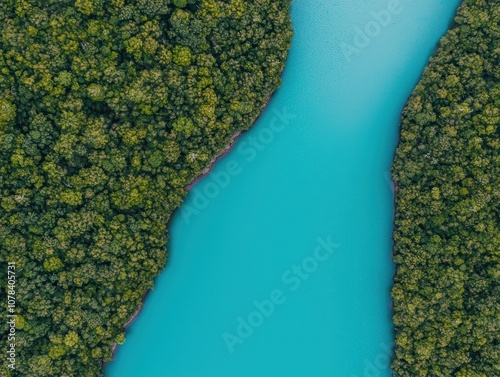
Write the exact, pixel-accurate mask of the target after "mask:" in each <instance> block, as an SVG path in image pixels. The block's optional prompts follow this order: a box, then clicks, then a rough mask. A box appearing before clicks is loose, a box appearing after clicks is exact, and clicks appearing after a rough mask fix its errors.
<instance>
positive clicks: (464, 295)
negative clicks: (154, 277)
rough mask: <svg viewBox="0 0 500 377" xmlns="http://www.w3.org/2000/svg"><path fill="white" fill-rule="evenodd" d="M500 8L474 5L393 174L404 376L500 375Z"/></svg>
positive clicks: (434, 66)
mask: <svg viewBox="0 0 500 377" xmlns="http://www.w3.org/2000/svg"><path fill="white" fill-rule="evenodd" d="M499 20H500V4H499V3H498V2H497V1H493V0H465V2H464V3H463V4H462V6H461V7H460V8H459V11H458V15H457V17H456V19H455V25H454V26H453V28H452V29H451V30H450V31H449V32H448V34H447V35H446V36H445V37H443V39H442V41H441V43H440V46H439V49H438V51H437V54H436V56H435V57H434V58H432V60H431V62H430V65H429V66H428V67H427V69H426V70H425V73H424V75H423V77H422V80H421V82H420V83H419V84H418V86H417V87H416V89H415V92H414V93H413V95H412V96H411V98H410V100H409V102H408V104H407V106H406V108H405V110H404V113H403V121H402V130H401V140H400V144H399V147H398V149H397V153H396V158H395V162H394V167H393V173H394V180H395V183H396V187H397V194H396V230H395V233H394V240H395V249H394V251H395V255H394V261H395V262H396V264H397V271H396V276H395V283H394V288H393V292H392V295H393V300H394V309H395V315H394V323H395V326H396V356H395V361H394V363H393V368H394V372H395V375H397V376H399V377H419V376H421V377H423V376H439V377H450V376H451V377H462V376H471V377H486V376H488V377H493V376H500V284H499V282H500V227H499V220H500V219H499V213H500V212H499V210H500V208H499V205H500V169H499V168H500V153H499V148H500V140H499V129H498V126H499V124H500V80H499V79H500V66H499V65H498V62H499V61H500V59H499V58H500V56H499V55H500V45H499V39H498V38H499V29H498V25H499Z"/></svg>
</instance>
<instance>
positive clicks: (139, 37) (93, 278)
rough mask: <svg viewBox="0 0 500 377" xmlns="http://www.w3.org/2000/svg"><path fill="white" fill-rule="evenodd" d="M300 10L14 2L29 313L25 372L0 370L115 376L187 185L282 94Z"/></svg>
mask: <svg viewBox="0 0 500 377" xmlns="http://www.w3.org/2000/svg"><path fill="white" fill-rule="evenodd" d="M289 7H290V1H289V0H245V1H243V0H199V1H198V0H172V1H171V0H110V1H104V0H44V1H41V0H4V1H2V2H1V3H0V261H1V262H6V261H15V262H16V266H17V271H18V276H17V292H16V294H17V312H18V313H19V314H20V316H19V317H18V321H17V334H16V335H17V336H16V337H17V344H18V349H19V352H18V353H17V369H16V370H15V371H14V372H9V369H7V368H6V367H5V366H4V365H3V364H0V367H1V368H0V375H2V376H40V377H42V376H58V377H63V376H65V377H70V376H79V377H85V376H88V377H90V376H100V375H102V370H101V361H103V360H104V361H108V360H110V358H111V347H112V345H113V344H115V343H122V342H123V341H124V330H123V326H124V324H125V323H126V322H127V320H128V318H130V317H131V315H132V314H133V313H134V312H135V311H136V310H137V308H138V307H139V306H140V305H141V299H142V297H143V295H144V293H145V292H146V291H147V290H148V289H150V288H151V287H152V286H153V279H154V277H155V276H156V275H157V274H158V273H159V271H160V270H161V269H162V268H163V266H164V264H165V261H166V258H167V252H166V250H165V245H166V241H167V222H168V220H169V218H170V216H171V214H172V212H173V211H174V210H175V209H176V208H177V207H178V206H179V204H180V203H181V201H182V200H183V198H184V196H185V194H186V193H185V190H184V187H185V186H186V185H187V184H188V183H189V182H191V181H192V180H193V179H194V178H195V177H197V176H198V175H199V174H200V172H201V171H202V170H203V169H204V168H206V167H207V166H208V165H209V163H210V161H211V159H212V158H213V157H214V155H215V154H217V153H218V152H219V151H220V150H221V149H223V148H224V146H225V145H226V144H227V143H228V142H229V141H230V140H231V136H232V135H233V134H234V133H235V132H236V131H239V130H244V129H247V128H248V127H249V126H250V125H251V124H252V122H253V121H254V120H255V118H256V117H257V116H258V114H259V113H260V112H261V110H262V108H263V106H264V105H265V103H266V101H267V99H268V97H269V96H270V95H271V93H272V92H273V91H274V90H275V89H276V88H277V86H278V85H279V83H280V74H281V72H282V69H283V67H284V61H285V58H286V54H287V50H288V47H289V44H290V39H291V34H292V32H291V26H290V18H289ZM1 265H2V266H4V263H2V264H1ZM2 268H3V267H2ZM5 271H6V268H5ZM3 275H4V273H3V272H2V276H3ZM5 275H6V274H5ZM1 284H2V286H1V288H2V293H1V295H2V307H4V304H3V303H4V302H5V300H4V297H5V292H6V289H5V284H6V279H2V282H1ZM2 310H4V309H2ZM2 312H3V311H2ZM2 328H3V327H2ZM2 331H3V330H2ZM4 335H5V333H2V342H1V344H0V350H1V351H2V355H5V353H6V347H7V342H6V341H3V340H4ZM4 362H5V357H2V361H1V362H0V363H4Z"/></svg>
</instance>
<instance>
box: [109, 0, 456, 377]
mask: <svg viewBox="0 0 500 377" xmlns="http://www.w3.org/2000/svg"><path fill="white" fill-rule="evenodd" d="M458 4H459V1H457V0H419V1H416V0H414V1H411V0H400V1H397V0H391V1H387V0H372V1H368V0H296V1H295V2H294V3H293V6H292V19H293V23H294V29H295V37H294V39H293V44H292V49H291V51H290V56H289V59H288V62H287V67H286V70H285V72H284V75H283V85H282V86H281V88H280V89H279V90H278V91H277V93H276V94H275V95H274V96H273V98H272V100H271V102H270V103H269V106H268V107H267V109H266V110H265V112H264V113H263V115H262V116H261V117H260V118H259V120H258V122H257V123H256V124H255V126H254V127H253V128H252V129H251V131H249V132H247V133H245V134H244V135H243V136H242V137H241V138H240V139H239V140H238V142H237V144H236V146H235V148H233V150H232V151H231V152H230V153H229V154H228V155H227V156H226V157H225V158H223V159H222V160H220V161H219V162H218V163H217V164H216V166H215V168H214V170H213V172H212V173H211V174H209V175H208V176H206V177H205V178H204V179H202V180H201V181H200V182H199V183H197V184H196V186H195V187H194V188H193V190H192V191H191V193H190V195H189V196H188V198H187V200H186V201H185V202H184V204H183V206H182V208H181V209H180V210H179V211H178V212H177V214H176V216H175V218H174V220H173V222H172V226H171V230H170V242H169V245H168V248H169V251H170V258H169V261H168V263H167V267H166V269H165V270H164V271H163V273H162V274H161V275H160V276H159V277H158V278H157V281H156V287H155V290H154V291H153V292H151V293H150V294H149V295H148V296H147V299H146V301H145V306H144V308H143V310H142V312H141V314H140V316H139V317H138V319H137V320H136V321H135V322H134V323H133V324H132V326H131V327H130V328H129V329H128V330H127V341H126V343H125V344H124V345H122V346H120V347H119V349H118V351H117V354H116V359H115V361H114V362H112V363H110V364H108V366H107V367H106V371H105V372H106V376H109V377H137V376H142V377H157V376H159V377H162V376H165V377H167V376H170V377H201V376H204V377H212V376H214V377H247V376H248V377H250V376H251V377H256V376H259V377H271V376H272V377H274V376H279V377H298V376H307V377H337V376H338V377H361V376H371V377H374V376H377V377H388V376H390V375H391V372H390V368H389V363H390V357H391V356H392V342H393V325H392V321H391V316H392V311H391V307H390V305H391V299H390V289H391V284H392V277H393V272H394V265H393V263H392V259H391V248H392V238H391V234H392V227H393V224H392V222H393V211H394V205H393V192H392V186H391V180H390V173H389V171H390V166H391V161H392V158H393V155H394V150H395V147H396V144H397V138H398V132H399V119H400V115H401V110H402V108H403V106H404V104H405V102H406V100H407V98H408V96H409V94H410V93H411V91H412V89H413V88H414V86H415V85H416V83H417V82H418V79H419V77H420V75H421V74H422V72H423V70H424V67H425V65H426V63H427V61H428V59H429V56H430V55H431V54H432V53H433V51H434V49H435V46H436V43H437V42H438V41H439V39H440V37H441V36H442V35H443V34H444V33H445V32H446V30H447V28H448V27H449V25H450V22H451V20H452V18H453V16H454V13H455V11H456V7H457V6H458Z"/></svg>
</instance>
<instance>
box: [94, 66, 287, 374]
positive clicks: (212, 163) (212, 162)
mask: <svg viewBox="0 0 500 377" xmlns="http://www.w3.org/2000/svg"><path fill="white" fill-rule="evenodd" d="M281 74H283V72H282V73H281ZM278 89H279V88H276V89H275V90H274V91H273V92H272V93H271V94H269V96H268V97H267V98H266V100H265V101H264V105H263V106H262V107H261V110H260V112H259V114H258V115H257V116H256V117H255V119H254V120H253V121H252V123H251V125H250V127H248V129H246V130H240V131H236V132H235V133H234V134H233V135H232V136H231V139H230V143H229V144H228V145H226V146H225V147H224V148H223V149H222V150H221V151H220V152H219V153H217V154H216V155H215V156H214V157H213V158H212V159H211V160H210V163H209V164H208V166H207V167H206V168H205V169H203V170H202V171H201V173H200V175H198V176H197V177H196V178H195V179H194V180H193V181H191V182H190V183H188V184H187V185H186V186H184V190H186V192H187V193H188V192H189V191H191V190H192V189H193V187H194V186H195V185H196V184H197V183H198V182H199V181H201V180H202V179H203V178H205V177H206V176H207V175H209V174H210V173H211V172H212V170H213V169H214V167H215V165H216V164H217V162H219V161H220V160H221V159H223V158H224V157H226V156H227V155H228V154H229V153H230V152H231V151H232V150H233V149H234V147H235V145H236V142H237V141H238V139H239V138H240V137H241V136H243V135H244V134H245V133H246V132H247V131H248V130H250V129H251V128H252V127H254V126H255V123H257V121H258V120H259V118H260V117H261V116H262V114H263V113H264V111H265V110H266V109H267V107H268V105H269V102H270V101H271V98H272V96H273V95H274V93H276V91H277V90H278ZM181 205H182V204H181ZM179 208H180V206H179V207H177V208H176V209H175V211H174V213H175V212H176V211H177V210H178V209H179ZM174 213H173V214H172V216H171V217H170V219H169V220H168V222H167V229H170V222H171V221H172V218H173V217H174V216H173V215H174ZM167 263H168V258H167ZM166 267H167V264H165V266H164V267H163V270H162V271H160V273H159V274H161V273H162V272H163V271H164V270H165V269H166ZM159 274H158V275H156V276H155V279H156V278H157V277H158V276H159ZM149 292H151V289H148V290H147V291H146V292H145V293H144V295H143V296H142V299H141V301H142V303H141V305H140V306H139V307H138V308H137V310H136V311H135V313H134V314H133V315H132V316H131V317H130V318H129V319H128V320H127V322H125V324H124V325H123V327H122V329H123V330H127V329H128V328H129V327H130V326H131V325H132V324H133V323H134V321H135V320H136V319H137V317H138V316H139V314H140V313H141V311H142V308H143V307H144V301H145V299H146V297H147V295H148V294H149ZM119 346H120V344H118V343H115V344H113V345H112V346H111V360H109V361H104V360H101V367H103V366H104V365H105V364H107V363H111V362H113V361H114V360H115V356H116V351H117V349H118V347H119Z"/></svg>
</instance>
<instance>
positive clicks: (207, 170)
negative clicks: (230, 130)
mask: <svg viewBox="0 0 500 377" xmlns="http://www.w3.org/2000/svg"><path fill="white" fill-rule="evenodd" d="M278 89H279V88H278ZM278 89H276V90H278ZM276 90H275V91H274V92H272V93H271V94H270V95H269V96H268V97H267V98H266V100H265V101H264V105H263V106H262V108H261V110H260V113H259V115H257V117H256V118H255V119H254V120H253V121H252V123H251V125H250V127H249V128H248V129H246V130H240V131H236V132H235V133H234V134H233V136H231V139H230V142H229V144H227V145H226V146H225V147H224V148H223V149H222V150H221V151H220V152H219V153H217V154H216V155H215V156H214V157H213V158H212V159H211V160H210V162H209V164H208V166H207V167H206V168H205V169H203V170H202V171H201V173H200V175H198V176H197V177H196V178H195V179H194V180H193V181H191V182H190V183H188V184H187V185H186V186H184V189H185V190H186V191H187V192H189V191H191V190H192V189H193V187H194V186H195V185H196V184H197V183H198V182H199V181H201V180H202V179H203V178H205V177H206V176H207V175H209V174H210V173H211V172H212V170H213V169H214V167H215V164H217V162H219V161H220V160H222V159H223V158H224V157H226V156H227V155H228V154H229V153H230V152H231V151H232V150H233V149H234V147H235V145H236V143H237V142H238V140H239V139H240V138H241V137H242V136H243V135H244V134H245V133H246V132H247V131H248V130H250V129H251V128H253V126H254V125H255V123H257V121H258V120H259V118H260V117H261V115H262V114H263V113H264V111H265V110H266V109H267V107H268V106H269V102H270V101H271V97H272V96H273V94H274V93H275V92H276Z"/></svg>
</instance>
